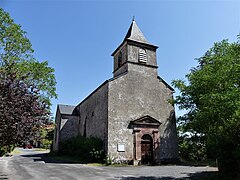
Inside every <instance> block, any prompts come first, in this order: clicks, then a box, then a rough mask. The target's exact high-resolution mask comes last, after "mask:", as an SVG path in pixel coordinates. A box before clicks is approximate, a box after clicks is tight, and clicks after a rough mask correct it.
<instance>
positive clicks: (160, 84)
mask: <svg viewBox="0 0 240 180" xmlns="http://www.w3.org/2000/svg"><path fill="white" fill-rule="evenodd" d="M157 48H158V47H157V46H155V45H152V44H151V43H149V42H148V41H147V40H146V38H145V37H144V35H143V33H142V32H141V31H140V29H139V28H138V26H137V24H136V22H135V21H134V20H133V21H132V24H131V26H130V28H129V30H128V32H127V34H126V36H125V38H124V40H123V42H122V43H121V44H120V45H119V46H118V47H117V49H116V50H115V51H114V52H113V53H112V56H113V60H114V63H113V64H114V65H113V78H111V79H108V80H106V81H105V82H104V83H103V84H102V85H100V86H99V87H98V88H97V89H95V90H94V91H93V92H92V93H91V94H90V95H89V96H87V97H86V98H85V99H84V100H83V101H82V102H80V103H79V104H78V105H76V106H69V105H58V107H57V112H56V119H55V121H56V129H55V136H54V142H53V150H54V151H58V148H59V143H60V142H61V141H64V140H66V139H69V138H72V137H75V136H77V135H82V136H85V137H90V136H94V137H98V138H100V139H102V140H103V142H104V150H105V152H106V154H107V155H108V157H110V158H111V159H114V161H115V162H119V163H126V162H133V164H135V165H139V164H149V163H157V164H158V163H161V162H173V161H174V162H175V161H176V160H177V159H178V142H177V133H176V119H175V111H174V106H173V105H172V104H171V103H169V100H172V98H173V92H174V89H173V88H172V87H170V86H169V85H168V84H167V83H166V82H165V81H164V80H163V79H162V78H161V77H159V76H158V66H157V60H156V50H157Z"/></svg>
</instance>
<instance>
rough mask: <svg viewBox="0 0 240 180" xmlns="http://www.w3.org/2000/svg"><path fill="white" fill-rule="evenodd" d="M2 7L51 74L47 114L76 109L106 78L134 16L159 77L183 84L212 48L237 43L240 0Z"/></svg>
mask: <svg viewBox="0 0 240 180" xmlns="http://www.w3.org/2000/svg"><path fill="white" fill-rule="evenodd" d="M0 7H2V8H3V9H4V10H5V11H7V12H9V13H10V15H11V17H12V18H13V19H14V20H15V22H16V23H17V24H21V26H22V28H23V30H25V31H26V32H27V37H28V38H29V39H30V40H31V42H32V45H33V49H34V50H35V53H34V55H35V57H36V58H37V59H38V60H39V61H43V60H48V62H49V65H50V66H51V67H53V68H54V69H55V75H56V79H57V83H58V84H57V93H58V99H56V100H52V103H53V106H52V112H53V115H55V110H56V105H57V104H70V105H77V104H78V103H79V102H81V101H82V100H83V99H84V98H85V97H86V96H87V95H89V94H90V93H91V92H92V91H93V90H94V89H95V88H97V87H98V86H99V85H100V84H101V83H102V82H104V81H105V80H106V79H109V78H111V77H112V71H113V60H112V57H111V53H112V52H113V51H114V50H115V49H116V48H117V47H118V45H119V44H120V43H121V42H122V40H123V38H124V36H125V35H126V33H127V30H128V28H129V26H130V24H131V21H132V17H133V16H135V21H136V23H137V24H138V26H139V28H140V29H141V31H142V32H143V34H144V35H145V37H146V39H147V40H148V41H149V42H150V43H152V44H154V45H157V46H159V48H158V50H157V61H158V65H159V68H158V73H159V75H160V76H161V77H162V78H163V79H165V81H167V82H168V83H169V84H170V83H171V81H172V80H173V79H183V78H184V76H185V74H187V73H188V72H189V70H190V69H191V67H194V66H196V65H197V62H196V60H195V58H198V57H200V56H202V55H203V54H204V53H205V52H206V51H207V50H208V49H209V48H210V47H212V45H213V43H214V42H217V41H221V40H222V39H229V41H230V42H233V41H236V40H237V38H236V36H237V34H239V33H240V1H231V0H226V1H190V0H189V1H180V0H179V1H173V0H171V1H161V0H159V1H151V0H150V1H147V0H146V1H137V0H132V1H126V0H125V1H110V0H108V1H101V0H98V1H93V0H90V1H81V0H70V1H69V0H49V1H47V0H42V1H40V0H32V1H31V0H26V1H24V0H15V1H14V0H0ZM179 114H180V112H179V111H177V115H179Z"/></svg>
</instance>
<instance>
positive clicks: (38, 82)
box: [0, 8, 57, 152]
mask: <svg viewBox="0 0 240 180" xmlns="http://www.w3.org/2000/svg"><path fill="white" fill-rule="evenodd" d="M53 72H54V69H53V68H51V67H49V66H48V63H47V61H44V62H39V61H37V60H36V59H35V58H34V56H33V49H32V45H31V43H30V41H29V39H28V38H27V37H26V32H25V31H23V30H22V29H21V26H20V25H18V24H15V23H14V21H13V19H11V17H10V16H9V14H8V13H7V12H5V11H4V10H3V9H2V8H0V151H1V152H3V151H10V149H11V148H10V147H12V145H14V144H15V143H18V142H20V141H25V140H28V139H29V138H30V137H33V128H36V127H40V125H41V124H42V123H45V122H46V121H47V119H49V112H50V105H51V103H50V99H51V98H56V97H57V94H56V92H55V91H56V87H55V86H56V80H55V76H54V74H53Z"/></svg>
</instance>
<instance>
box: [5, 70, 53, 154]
mask: <svg viewBox="0 0 240 180" xmlns="http://www.w3.org/2000/svg"><path fill="white" fill-rule="evenodd" d="M0 72H1V71H0ZM22 79H24V78H22ZM0 102H1V103H0V135H1V136H0V148H1V149H2V148H3V149H5V151H7V152H9V151H10V150H11V147H12V145H15V144H16V143H19V142H21V141H27V140H29V138H30V137H33V130H32V129H33V128H34V127H38V126H39V125H40V124H42V123H45V122H47V120H48V115H49V113H48V110H47V108H46V107H47V106H48V105H47V103H46V102H45V101H41V99H40V96H39V90H38V89H37V88H36V87H34V86H33V85H27V84H25V83H24V81H23V80H19V79H17V78H16V75H15V74H13V73H11V74H6V73H5V72H3V71H2V72H1V73H0Z"/></svg>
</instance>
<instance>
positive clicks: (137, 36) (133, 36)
mask: <svg viewBox="0 0 240 180" xmlns="http://www.w3.org/2000/svg"><path fill="white" fill-rule="evenodd" d="M126 39H129V40H132V41H137V42H141V43H145V44H150V43H149V42H148V41H147V40H146V38H145V37H144V35H143V33H142V32H141V30H140V29H139V27H138V26H137V23H136V22H135V21H134V20H133V21H132V24H131V25H130V27H129V29H128V32H127V34H126V36H125V38H124V41H125V40H126Z"/></svg>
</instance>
